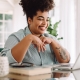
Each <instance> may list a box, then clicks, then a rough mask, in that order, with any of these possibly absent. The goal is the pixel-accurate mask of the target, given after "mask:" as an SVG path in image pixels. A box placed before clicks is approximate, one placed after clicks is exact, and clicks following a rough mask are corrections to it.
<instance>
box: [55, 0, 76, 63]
mask: <svg viewBox="0 0 80 80" xmlns="http://www.w3.org/2000/svg"><path fill="white" fill-rule="evenodd" d="M54 18H55V20H54V21H56V20H57V21H58V20H61V23H60V25H59V36H60V37H63V40H60V42H61V44H62V45H63V47H65V48H66V49H67V50H68V52H69V53H70V55H71V63H74V61H75V55H76V54H75V53H76V52H75V51H76V48H75V43H76V42H75V41H76V40H75V34H76V30H75V29H76V28H75V21H76V19H75V1H74V0H55V10H54Z"/></svg>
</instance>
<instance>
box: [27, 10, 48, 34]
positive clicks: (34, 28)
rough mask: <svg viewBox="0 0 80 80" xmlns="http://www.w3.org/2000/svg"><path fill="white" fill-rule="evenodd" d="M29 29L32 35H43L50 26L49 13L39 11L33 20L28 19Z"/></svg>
mask: <svg viewBox="0 0 80 80" xmlns="http://www.w3.org/2000/svg"><path fill="white" fill-rule="evenodd" d="M28 23H29V28H30V31H31V33H32V34H34V35H41V34H43V33H44V32H45V31H46V30H47V28H48V25H49V13H48V12H47V11H44V12H41V11H38V12H37V14H36V15H35V16H34V17H33V19H31V18H28Z"/></svg>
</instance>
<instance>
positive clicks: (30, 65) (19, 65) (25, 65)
mask: <svg viewBox="0 0 80 80" xmlns="http://www.w3.org/2000/svg"><path fill="white" fill-rule="evenodd" d="M9 65H10V66H11V67H32V66H34V64H33V63H29V62H22V63H17V62H14V63H10V64H9Z"/></svg>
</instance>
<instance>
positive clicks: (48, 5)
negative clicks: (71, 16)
mask: <svg viewBox="0 0 80 80" xmlns="http://www.w3.org/2000/svg"><path fill="white" fill-rule="evenodd" d="M19 4H20V5H21V6H22V8H23V12H24V14H26V16H27V18H28V17H30V18H31V19H32V18H33V16H34V15H36V13H37V11H39V10H40V11H42V12H43V11H49V10H51V9H52V8H54V1H53V0H21V1H20V3H19Z"/></svg>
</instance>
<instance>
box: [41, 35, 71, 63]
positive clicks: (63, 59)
mask: <svg viewBox="0 0 80 80" xmlns="http://www.w3.org/2000/svg"><path fill="white" fill-rule="evenodd" d="M40 39H41V40H42V42H44V44H50V46H51V47H52V50H53V51H54V54H55V56H56V59H57V60H58V62H60V63H68V62H69V61H70V55H69V52H68V51H67V50H66V49H64V48H63V47H62V46H61V45H60V44H59V43H58V42H57V41H56V40H54V39H52V38H49V37H43V36H42V37H41V38H40Z"/></svg>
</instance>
